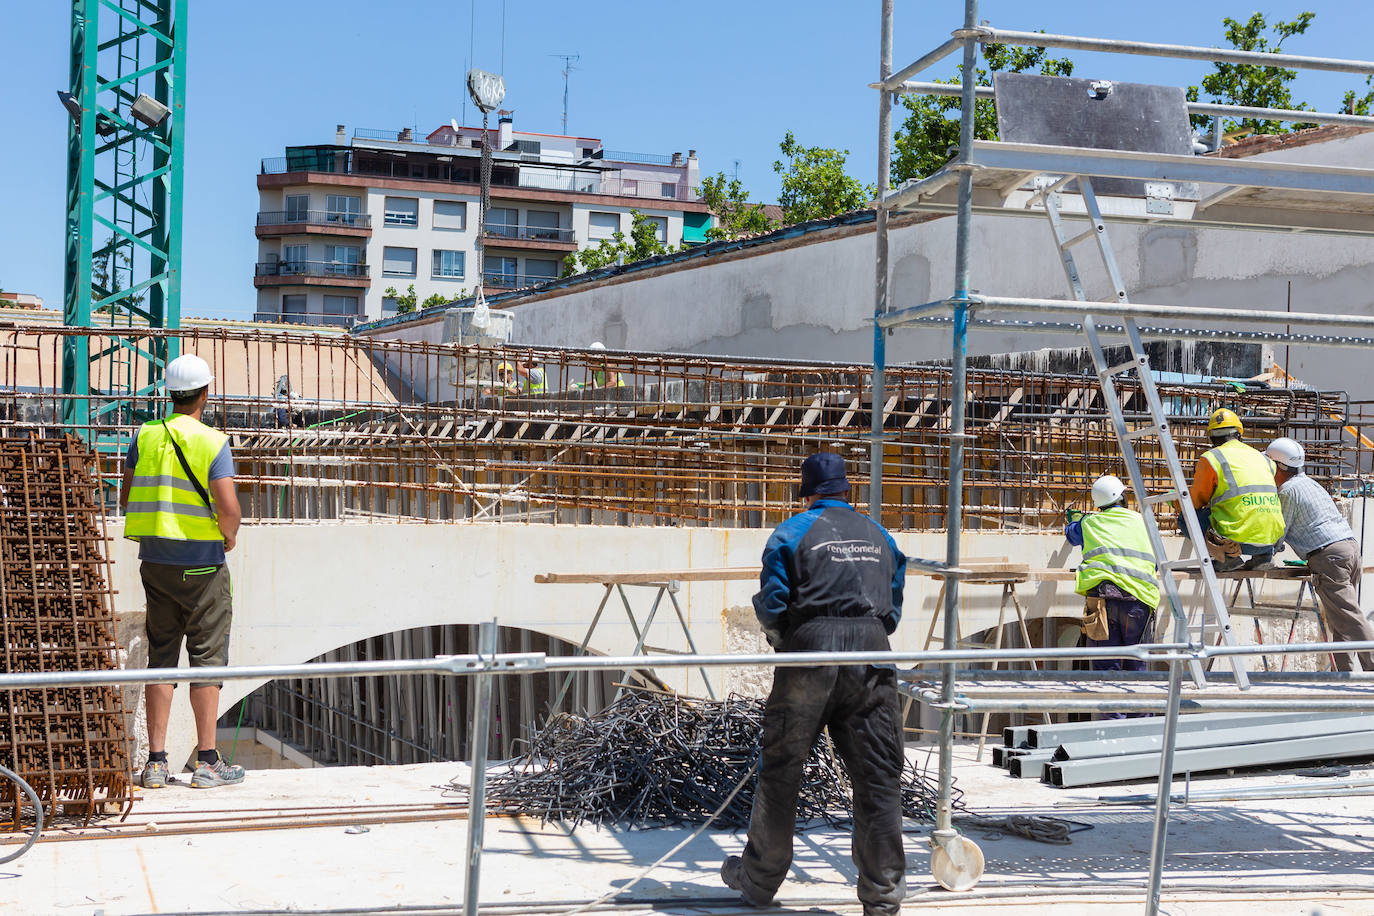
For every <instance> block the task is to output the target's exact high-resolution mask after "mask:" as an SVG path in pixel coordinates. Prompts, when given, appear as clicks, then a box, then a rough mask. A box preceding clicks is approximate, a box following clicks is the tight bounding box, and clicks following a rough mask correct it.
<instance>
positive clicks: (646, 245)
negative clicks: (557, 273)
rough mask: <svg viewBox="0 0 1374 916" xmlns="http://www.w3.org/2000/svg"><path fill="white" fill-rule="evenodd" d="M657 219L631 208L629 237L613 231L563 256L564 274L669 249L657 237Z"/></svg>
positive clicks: (636, 259) (575, 272) (567, 275)
mask: <svg viewBox="0 0 1374 916" xmlns="http://www.w3.org/2000/svg"><path fill="white" fill-rule="evenodd" d="M658 226H659V224H658V222H657V221H656V220H654V219H652V218H650V217H648V216H645V215H644V214H643V213H640V212H639V211H638V210H631V211H630V237H629V238H628V239H627V238H626V237H625V233H623V232H616V233H615V234H614V235H612V236H611V237H610V238H608V239H602V240H601V241H600V242H599V243H598V244H597V246H596V247H595V248H583V249H582V250H581V251H576V252H573V253H572V254H570V255H568V256H567V257H566V258H564V259H563V276H565V277H570V276H572V275H573V274H580V273H585V272H587V271H589V270H596V269H597V268H599V267H610V266H611V265H612V264H628V263H630V262H632V261H642V260H643V259H645V258H652V257H653V256H654V255H659V254H667V253H668V252H670V251H672V249H671V248H669V247H668V246H667V245H664V244H663V242H661V241H659V238H658Z"/></svg>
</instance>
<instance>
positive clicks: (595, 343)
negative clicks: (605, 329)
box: [591, 340, 606, 350]
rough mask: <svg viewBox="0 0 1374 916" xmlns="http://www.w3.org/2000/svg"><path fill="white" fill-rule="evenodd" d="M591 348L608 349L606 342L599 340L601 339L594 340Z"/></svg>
mask: <svg viewBox="0 0 1374 916" xmlns="http://www.w3.org/2000/svg"><path fill="white" fill-rule="evenodd" d="M591 349H593V350H604V349H606V345H605V344H604V343H602V342H601V341H599V340H594V341H592V346H591Z"/></svg>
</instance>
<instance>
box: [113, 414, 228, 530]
mask: <svg viewBox="0 0 1374 916" xmlns="http://www.w3.org/2000/svg"><path fill="white" fill-rule="evenodd" d="M172 436H175V437H176V442H177V444H178V445H180V446H181V453H182V454H183V455H185V456H186V463H187V464H188V465H190V467H191V470H192V472H193V473H194V474H195V475H196V479H197V480H198V481H200V485H201V486H202V487H204V488H205V492H206V495H210V480H209V477H210V465H211V464H212V463H213V462H214V460H215V456H216V455H218V454H219V453H220V450H221V449H222V448H224V445H225V443H226V442H228V441H229V439H228V437H227V436H225V435H224V434H223V433H221V432H220V431H219V430H215V429H211V428H210V427H208V426H206V425H205V424H204V423H201V422H200V421H199V420H195V419H193V418H191V417H189V416H187V415H186V414H173V415H172V416H171V417H169V418H168V419H166V420H157V421H155V422H152V423H144V424H143V425H142V426H141V427H139V430H138V464H137V465H135V467H134V480H133V486H132V487H130V489H129V508H128V514H127V515H126V516H125V518H124V536H125V537H127V538H129V539H131V540H135V541H136V540H138V539H139V538H140V537H160V538H172V539H175V540H179V541H221V540H223V539H224V535H222V534H221V533H220V530H219V522H218V521H216V519H215V513H214V511H213V510H212V509H211V508H210V507H209V506H206V505H205V500H203V499H201V498H200V494H199V493H197V492H196V487H195V484H193V483H191V480H190V478H188V477H187V476H186V472H185V471H184V470H182V467H181V462H180V461H179V460H178V459H177V453H176V449H174V448H172V440H171V437H172ZM214 499H215V498H214V496H213V495H210V502H211V503H212V504H213V503H214Z"/></svg>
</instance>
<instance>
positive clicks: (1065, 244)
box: [1059, 228, 1097, 251]
mask: <svg viewBox="0 0 1374 916" xmlns="http://www.w3.org/2000/svg"><path fill="white" fill-rule="evenodd" d="M1095 235H1097V230H1096V229H1095V228H1094V229H1089V230H1088V231H1087V232H1083V233H1080V234H1079V235H1075V236H1074V237H1073V238H1071V239H1065V240H1064V241H1062V242H1060V243H1059V250H1060V251H1068V250H1069V249H1070V248H1072V247H1073V246H1075V245H1077V244H1078V243H1079V242H1086V241H1087V240H1088V239H1090V238H1092V237H1093V236H1095Z"/></svg>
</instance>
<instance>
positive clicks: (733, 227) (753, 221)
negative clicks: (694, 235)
mask: <svg viewBox="0 0 1374 916" xmlns="http://www.w3.org/2000/svg"><path fill="white" fill-rule="evenodd" d="M697 194H698V195H699V196H700V197H701V199H702V201H703V202H704V203H705V204H706V206H707V208H708V209H709V210H710V211H711V213H712V214H713V215H714V216H715V218H716V220H717V225H715V226H712V227H711V228H710V229H707V230H706V237H707V238H708V239H710V240H711V241H716V240H718V239H738V238H745V237H747V236H751V235H760V234H762V233H764V232H772V231H773V230H774V229H776V228H777V227H778V224H777V223H775V222H773V221H772V220H771V219H769V218H768V217H767V215H766V214H765V213H764V212H763V204H751V203H749V192H748V191H746V190H744V187H743V185H741V184H740V180H739V179H738V178H729V179H727V178H726V177H725V173H724V172H717V173H716V174H715V175H708V176H707V177H705V178H703V179H702V180H701V187H699V188H697Z"/></svg>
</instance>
